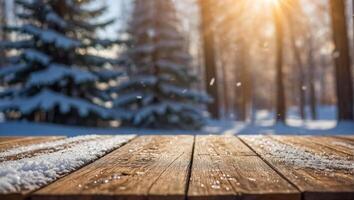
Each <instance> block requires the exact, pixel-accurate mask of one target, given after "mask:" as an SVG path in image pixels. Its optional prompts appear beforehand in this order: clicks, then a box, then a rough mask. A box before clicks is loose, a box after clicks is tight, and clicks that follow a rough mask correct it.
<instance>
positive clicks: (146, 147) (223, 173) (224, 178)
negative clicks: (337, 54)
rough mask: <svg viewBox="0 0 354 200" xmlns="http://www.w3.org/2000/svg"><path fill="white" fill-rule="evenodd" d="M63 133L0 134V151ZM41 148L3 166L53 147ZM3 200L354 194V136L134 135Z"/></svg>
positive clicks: (347, 199) (304, 199)
mask: <svg viewBox="0 0 354 200" xmlns="http://www.w3.org/2000/svg"><path fill="white" fill-rule="evenodd" d="M107 137H108V136H107ZM61 139H63V137H13V138H11V137H0V152H6V151H7V150H9V149H13V148H18V147H24V146H27V145H32V144H35V143H43V142H46V141H57V140H61ZM90 140H93V139H90ZM72 143H73V144H71V143H70V144H66V145H62V146H61V148H71V147H72V145H75V144H76V143H77V141H76V143H75V142H72ZM43 148H44V149H36V150H35V151H33V150H32V151H31V152H21V153H19V154H21V155H11V156H8V157H4V158H2V160H0V166H1V164H4V163H5V162H12V161H14V160H19V159H23V158H24V157H26V158H30V157H34V156H37V155H38V154H41V153H46V152H53V151H56V150H55V149H51V148H49V147H47V146H43ZM48 148H49V149H50V151H47V150H48ZM1 179H2V177H0V187H1ZM0 189H1V188H0ZM0 191H1V190H0ZM0 199H4V200H5V199H31V200H43V199H51V200H56V199H58V200H64V199H65V200H66V199H75V200H81V199H83V200H84V199H85V200H87V199H118V200H120V199H122V200H131V199H132V200H133V199H134V200H136V199H144V200H145V199H149V200H150V199H166V200H169V199H171V200H177V199H178V200H179V199H181V200H185V199H192V200H194V199H196V200H204V199H206V200H208V199H213V200H217V199H220V200H228V199H236V200H238V199H249V200H257V199H261V200H265V199H266V200H268V199H269V200H273V199H275V200H280V199H284V200H337V199H338V200H354V136H270V135H267V136H265V135H250V136H216V135H197V136H193V135H178V136H163V135H156V136H136V137H134V138H133V139H131V140H130V141H129V142H127V143H126V144H124V145H122V146H120V147H119V148H116V149H115V150H113V151H110V152H107V153H106V154H105V155H103V156H101V157H100V158H98V159H97V160H95V161H93V162H87V163H85V165H84V166H83V167H80V168H78V169H72V170H69V171H68V172H66V173H64V174H61V176H60V177H59V178H57V179H56V180H54V181H51V182H50V183H48V184H44V185H42V186H41V187H40V188H38V189H28V188H27V189H25V188H24V189H23V190H21V191H18V192H15V193H13V192H12V193H6V192H4V193H1V192H0Z"/></svg>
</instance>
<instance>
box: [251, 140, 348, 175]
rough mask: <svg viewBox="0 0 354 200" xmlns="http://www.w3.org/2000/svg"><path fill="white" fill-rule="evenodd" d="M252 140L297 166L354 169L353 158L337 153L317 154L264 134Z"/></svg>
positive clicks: (271, 153)
mask: <svg viewBox="0 0 354 200" xmlns="http://www.w3.org/2000/svg"><path fill="white" fill-rule="evenodd" d="M250 141H251V142H252V143H253V144H255V145H257V146H259V147H261V148H262V149H264V150H265V152H267V153H269V154H270V155H271V156H273V157H274V158H275V159H277V160H280V161H281V162H285V163H287V164H289V165H292V166H295V167H299V168H311V169H315V170H335V169H338V170H354V162H353V161H352V160H346V159H344V158H341V157H338V156H335V155H324V154H317V153H314V152H310V151H308V150H305V149H303V148H301V147H298V146H296V147H295V146H291V145H288V144H284V143H281V142H277V141H275V140H272V139H270V138H266V137H264V136H254V137H253V138H252V139H251V140H250ZM266 156H268V155H266Z"/></svg>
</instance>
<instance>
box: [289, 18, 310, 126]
mask: <svg viewBox="0 0 354 200" xmlns="http://www.w3.org/2000/svg"><path fill="white" fill-rule="evenodd" d="M289 28H290V36H291V37H290V39H291V46H292V49H293V53H294V59H295V64H296V66H297V69H298V74H297V77H298V91H299V94H300V99H299V108H300V117H301V119H303V120H304V119H306V113H305V102H306V98H305V90H304V86H305V74H304V65H303V62H302V59H301V54H300V51H299V48H298V47H297V46H296V40H295V33H294V29H293V27H292V25H290V26H289Z"/></svg>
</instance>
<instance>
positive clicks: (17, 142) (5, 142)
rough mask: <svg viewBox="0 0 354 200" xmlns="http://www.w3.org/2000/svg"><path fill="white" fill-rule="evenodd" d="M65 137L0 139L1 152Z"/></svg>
mask: <svg viewBox="0 0 354 200" xmlns="http://www.w3.org/2000/svg"><path fill="white" fill-rule="evenodd" d="M63 138H65V137H63V136H47V137H0V152H1V151H5V150H7V149H10V148H15V147H19V146H26V145H31V144H37V143H41V142H49V141H54V140H59V139H63Z"/></svg>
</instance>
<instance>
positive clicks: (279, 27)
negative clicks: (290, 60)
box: [273, 6, 286, 123]
mask: <svg viewBox="0 0 354 200" xmlns="http://www.w3.org/2000/svg"><path fill="white" fill-rule="evenodd" d="M273 16H274V23H275V37H276V54H275V55H276V61H275V67H276V81H275V83H276V108H275V109H276V118H275V119H276V121H277V122H284V123H285V119H286V105H285V87H284V79H283V37H284V35H283V34H284V33H283V21H282V17H283V16H281V13H280V8H279V7H277V6H274V7H273Z"/></svg>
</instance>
